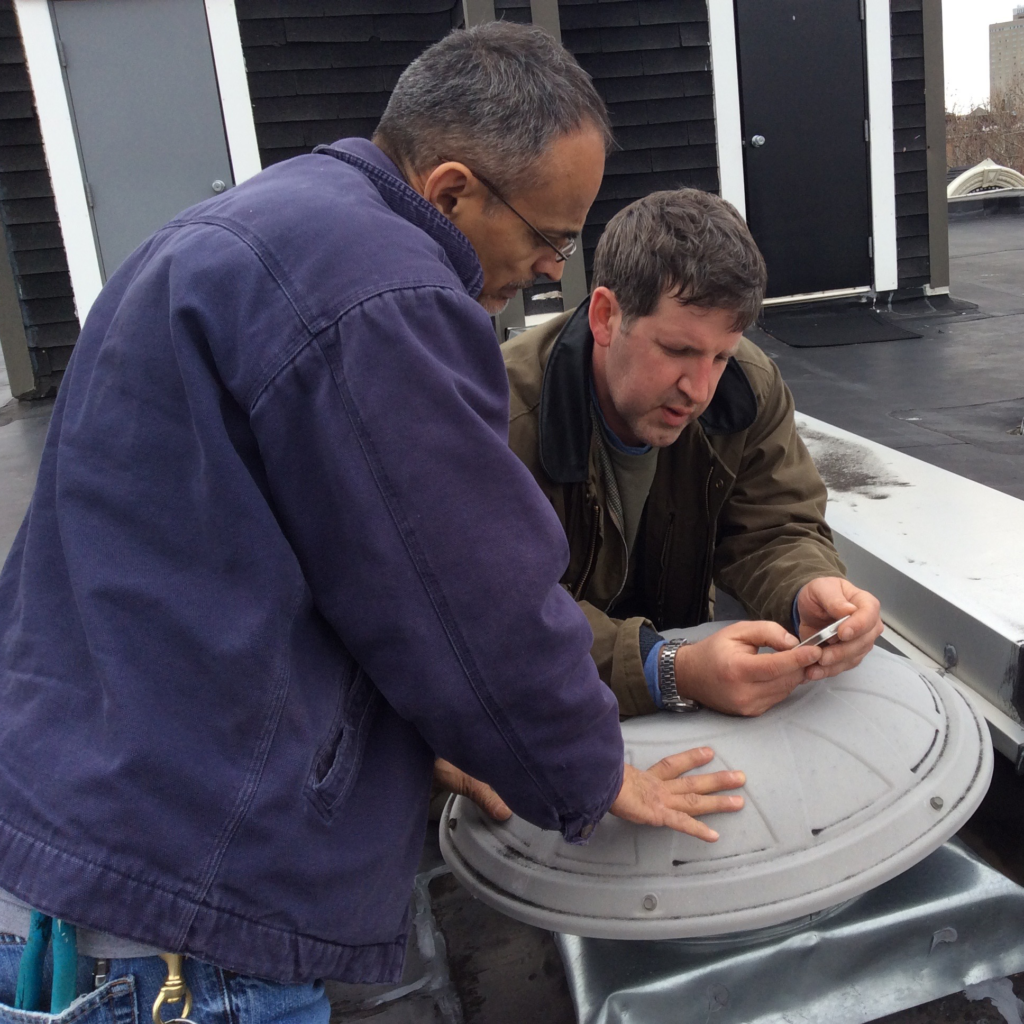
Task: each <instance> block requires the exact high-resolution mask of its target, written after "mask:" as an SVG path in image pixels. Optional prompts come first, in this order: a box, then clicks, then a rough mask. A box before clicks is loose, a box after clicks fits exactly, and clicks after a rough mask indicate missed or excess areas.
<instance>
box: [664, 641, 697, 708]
mask: <svg viewBox="0 0 1024 1024" xmlns="http://www.w3.org/2000/svg"><path fill="white" fill-rule="evenodd" d="M689 643H690V641H689V640H666V641H665V643H663V644H662V645H661V650H660V651H658V689H659V691H660V692H661V703H662V705H663V707H664V708H665V710H666V711H679V712H683V713H690V712H693V711H700V705H699V704H698V703H697V702H696V701H695V700H690V698H689V697H680V696H679V688H678V687H677V686H676V651H678V650H679V648H680V647H687V646H689Z"/></svg>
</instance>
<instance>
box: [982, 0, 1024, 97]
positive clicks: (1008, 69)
mask: <svg viewBox="0 0 1024 1024" xmlns="http://www.w3.org/2000/svg"><path fill="white" fill-rule="evenodd" d="M988 67H989V100H990V105H991V106H993V107H995V106H998V105H999V104H1000V103H1001V102H1002V100H1003V98H1004V97H1005V96H1006V95H1007V94H1008V93H1010V92H1024V14H1022V15H1020V16H1018V15H1017V12H1016V10H1015V11H1014V16H1013V21H1001V22H999V23H998V24H995V25H989V27H988Z"/></svg>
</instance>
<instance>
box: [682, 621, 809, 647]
mask: <svg viewBox="0 0 1024 1024" xmlns="http://www.w3.org/2000/svg"><path fill="white" fill-rule="evenodd" d="M716 635H717V636H721V637H722V638H723V639H725V638H728V639H730V640H740V641H743V642H744V643H748V644H750V646H751V647H753V648H754V650H755V651H756V650H757V648H759V647H771V648H772V649H773V650H776V651H788V650H789V649H790V648H792V647H795V646H796V645H797V644H798V643H799V642H800V641H799V640H797V638H796V637H795V636H793V634H792V633H790V632H789V631H788V630H786V629H785V628H783V627H782V626H780V625H779V624H778V623H777V622H767V621H754V622H737V623H736V625H734V626H726V628H725V629H723V630H720V631H719V632H718V633H717V634H712V636H710V637H708V639H709V640H711V639H714V637H715V636H716ZM703 642H706V641H702V643H703Z"/></svg>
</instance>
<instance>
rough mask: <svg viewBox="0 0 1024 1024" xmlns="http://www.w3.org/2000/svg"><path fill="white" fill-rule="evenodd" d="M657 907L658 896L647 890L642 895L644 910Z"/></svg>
mask: <svg viewBox="0 0 1024 1024" xmlns="http://www.w3.org/2000/svg"><path fill="white" fill-rule="evenodd" d="M657 909H658V897H657V896H655V895H654V893H653V892H649V893H648V894H647V895H646V896H645V897H644V910H657Z"/></svg>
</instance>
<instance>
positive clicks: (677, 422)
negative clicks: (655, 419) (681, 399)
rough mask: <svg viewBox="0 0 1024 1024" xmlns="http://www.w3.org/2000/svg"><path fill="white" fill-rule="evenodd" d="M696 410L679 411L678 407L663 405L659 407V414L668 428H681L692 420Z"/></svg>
mask: <svg viewBox="0 0 1024 1024" xmlns="http://www.w3.org/2000/svg"><path fill="white" fill-rule="evenodd" d="M695 411H696V410H695V409H693V408H690V409H680V408H679V407H678V406H673V405H663V406H662V407H661V414H662V416H663V417H664V419H665V422H666V423H667V424H668V425H669V426H670V427H681V426H683V425H684V424H686V423H688V422H689V421H690V420H691V419H693V414H694V412H695Z"/></svg>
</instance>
